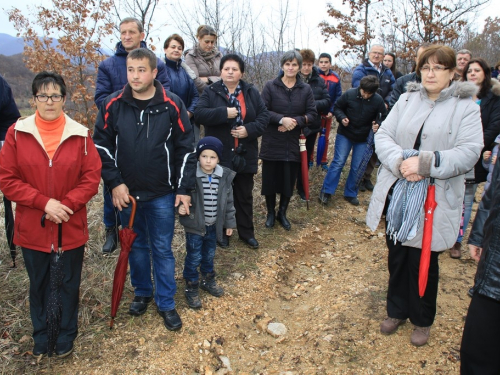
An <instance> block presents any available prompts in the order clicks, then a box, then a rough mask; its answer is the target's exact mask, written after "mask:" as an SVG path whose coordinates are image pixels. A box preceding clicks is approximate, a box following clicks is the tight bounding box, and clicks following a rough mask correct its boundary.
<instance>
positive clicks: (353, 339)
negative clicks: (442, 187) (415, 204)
mask: <svg viewBox="0 0 500 375" xmlns="http://www.w3.org/2000/svg"><path fill="white" fill-rule="evenodd" d="M316 196H317V195H316V192H313V193H312V199H313V201H312V202H311V209H310V210H309V211H306V210H305V205H304V204H303V203H302V202H298V200H297V203H296V206H294V207H297V208H294V210H293V211H291V213H290V215H289V218H290V219H291V222H292V225H293V227H292V231H291V232H285V231H284V230H283V229H282V228H280V227H279V225H277V227H275V228H274V229H271V230H269V229H265V228H264V225H263V223H264V221H265V212H264V210H263V209H262V207H261V208H258V209H257V210H256V227H257V228H258V229H257V239H258V240H259V242H260V244H261V247H260V249H259V250H258V251H257V252H256V253H255V257H256V258H255V264H254V265H253V266H249V267H246V268H243V269H239V268H235V267H233V266H230V265H227V266H225V264H229V263H233V262H238V255H237V254H238V252H231V253H229V252H228V251H229V250H222V249H218V250H217V252H218V253H217V255H216V256H217V258H218V259H220V260H221V261H219V263H218V266H217V267H218V269H219V273H220V274H221V275H222V276H221V278H220V279H219V280H220V283H221V285H222V286H223V287H224V288H225V291H226V294H225V295H224V296H223V297H221V298H214V297H212V296H209V295H207V294H206V293H204V292H202V302H203V309H201V310H198V311H195V310H191V309H189V308H188V307H187V305H186V304H185V301H184V296H183V291H182V283H181V280H180V279H179V280H178V292H177V295H176V302H177V308H178V311H179V313H180V315H181V318H182V320H183V328H182V330H180V331H179V332H176V333H172V332H169V331H167V330H166V329H165V328H164V326H163V322H162V320H161V318H160V316H159V315H158V314H157V313H156V307H155V306H154V304H152V305H151V306H149V309H148V312H147V313H146V314H145V315H144V316H142V317H139V318H132V317H130V316H129V315H127V308H128V304H129V302H130V300H131V298H132V293H131V290H130V288H129V289H128V290H127V291H126V293H125V295H124V298H123V299H122V304H121V307H120V311H119V314H118V317H117V320H116V323H115V328H114V329H113V330H109V328H108V326H107V324H108V318H107V315H106V314H107V313H108V312H107V311H104V310H105V309H104V308H102V307H99V308H95V309H94V310H95V311H94V315H95V314H97V315H98V316H99V319H98V320H97V321H94V322H93V323H92V324H89V325H88V326H85V325H83V326H82V325H80V334H79V337H78V338H77V340H76V341H75V351H74V353H73V354H72V355H71V356H70V357H69V358H67V359H65V360H61V359H51V360H50V362H49V359H48V358H44V359H42V360H41V361H39V362H37V361H36V360H35V359H33V357H32V356H31V355H30V353H29V350H31V347H32V343H31V342H30V340H31V338H29V337H28V338H27V337H26V335H24V336H23V338H19V337H16V333H11V334H10V336H9V334H8V333H9V332H10V331H9V330H7V329H5V325H4V326H3V328H2V332H3V336H2V338H1V339H0V340H1V341H0V351H3V353H2V358H3V359H2V360H7V361H10V365H9V366H7V365H4V367H3V371H0V372H2V373H51V374H52V373H54V374H134V373H137V374H139V373H140V374H206V375H208V374H227V373H233V374H436V373H440V374H458V373H459V367H460V362H459V348H460V340H461V335H462V328H463V323H464V317H465V315H466V312H467V307H468V304H469V301H470V299H469V297H468V296H467V290H468V288H469V287H470V286H471V285H472V280H473V276H474V272H475V267H476V265H475V262H474V261H473V260H471V259H470V258H469V256H468V254H467V252H466V250H465V247H464V249H463V257H462V259H461V260H453V259H451V258H450V257H449V254H448V252H446V253H443V254H442V255H441V257H440V261H439V263H440V286H439V295H438V309H437V316H436V320H435V324H434V326H433V328H432V331H431V336H430V339H429V343H428V345H425V346H424V347H421V348H415V347H414V346H412V345H411V344H410V334H411V331H412V326H411V324H410V323H409V322H408V323H406V324H405V325H403V326H402V327H401V328H400V329H399V330H398V331H397V333H395V334H394V335H391V336H384V335H382V334H380V332H379V324H380V322H381V320H383V319H384V318H385V295H386V290H387V280H388V272H387V265H386V259H387V250H386V247H385V238H384V234H383V232H384V231H383V228H382V226H380V227H379V230H378V231H376V232H374V233H372V232H371V231H369V230H367V229H366V225H365V214H366V210H367V207H368V201H369V196H370V193H369V192H367V193H360V201H361V205H360V206H359V207H353V206H351V205H350V204H349V203H347V202H345V201H344V200H343V199H342V197H341V194H340V196H339V195H337V196H336V197H334V198H333V200H332V202H330V205H329V206H328V207H327V208H323V207H322V206H320V205H319V204H318V203H317V202H316V201H315V200H316ZM294 199H296V198H294ZM464 243H465V242H464ZM232 246H233V247H236V248H238V249H240V250H238V251H240V254H242V253H241V252H243V251H245V252H250V251H254V250H249V249H247V248H245V247H244V246H243V245H242V244H241V243H240V242H239V241H234V244H232ZM228 254H231V257H229V258H228V257H227V255H228ZM224 259H225V260H224ZM5 263H6V262H4V263H3V264H1V265H0V267H1V269H0V271H1V272H2V275H3V277H4V278H5V277H7V276H6V273H7V272H8V271H7V270H6V268H7V266H6V264H5ZM224 268H227V269H228V270H229V272H221V271H224ZM26 294H27V293H26ZM85 295H86V291H85V290H83V291H82V304H85V305H86V306H87V308H88V305H91V301H90V300H87V299H86V297H85ZM0 298H1V299H2V302H1V303H2V304H4V303H9V302H8V301H6V300H5V299H4V298H2V297H0ZM26 305H27V303H26V301H25V302H24V306H26ZM21 306H22V304H21ZM101 308H102V309H103V311H102V312H101V313H98V311H97V310H99V309H101ZM107 308H109V306H108V307H107ZM25 309H26V307H25ZM24 313H25V314H26V312H24ZM268 322H275V323H282V324H283V325H284V327H285V328H286V333H285V334H283V335H281V336H278V337H274V336H273V335H271V334H270V333H268V332H266V327H267V323H268ZM4 324H5V323H4ZM28 329H30V327H28ZM6 332H7V336H6ZM19 335H20V334H17V336H19ZM28 336H29V331H28ZM9 340H10V341H9ZM22 340H24V342H23V341H22ZM8 341H9V342H8ZM0 370H2V366H1V365H0Z"/></svg>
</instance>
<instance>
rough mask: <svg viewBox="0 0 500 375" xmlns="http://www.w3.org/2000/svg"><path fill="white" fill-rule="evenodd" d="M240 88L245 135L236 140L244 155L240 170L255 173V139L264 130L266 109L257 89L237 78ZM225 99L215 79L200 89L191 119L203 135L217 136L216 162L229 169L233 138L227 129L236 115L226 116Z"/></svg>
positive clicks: (257, 149)
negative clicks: (219, 145) (219, 144)
mask: <svg viewBox="0 0 500 375" xmlns="http://www.w3.org/2000/svg"><path fill="white" fill-rule="evenodd" d="M240 86H241V91H242V93H243V98H244V99H245V107H246V115H245V118H244V119H243V126H244V127H245V129H246V131H247V133H248V137H246V138H240V139H238V144H242V145H243V147H244V148H245V150H246V151H247V152H246V154H245V155H244V158H245V160H246V166H245V169H243V171H241V172H240V173H254V174H255V173H257V168H258V161H259V160H258V153H259V143H258V138H259V137H260V136H262V134H263V133H264V131H265V129H266V127H267V123H268V122H269V111H268V110H267V108H266V106H265V104H264V102H263V101H262V98H261V97H260V94H259V92H258V91H257V89H256V88H255V87H254V86H253V85H252V84H249V83H246V82H244V81H242V80H240ZM228 106H229V102H228V98H227V96H226V93H225V91H224V88H223V87H222V81H218V82H215V83H214V84H212V85H210V86H208V87H206V88H205V90H204V91H203V94H202V95H201V98H200V101H199V102H198V106H197V107H196V110H195V119H196V122H197V123H199V124H203V126H204V127H205V135H207V136H212V137H215V138H218V139H219V140H220V141H221V142H222V144H223V145H224V148H223V151H222V157H221V160H220V164H221V165H223V166H225V167H227V168H232V163H231V160H232V158H233V155H234V146H235V143H234V141H235V138H234V137H233V136H232V135H231V129H232V128H233V126H235V125H236V118H234V119H228V118H227V108H228Z"/></svg>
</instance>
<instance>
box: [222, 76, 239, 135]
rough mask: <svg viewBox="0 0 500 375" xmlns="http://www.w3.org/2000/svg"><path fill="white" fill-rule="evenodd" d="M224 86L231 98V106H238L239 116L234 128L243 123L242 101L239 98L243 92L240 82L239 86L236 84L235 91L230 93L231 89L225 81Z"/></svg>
mask: <svg viewBox="0 0 500 375" xmlns="http://www.w3.org/2000/svg"><path fill="white" fill-rule="evenodd" d="M222 87H223V88H224V91H225V92H226V96H227V98H228V100H229V106H230V107H234V108H236V110H237V111H238V116H236V125H235V126H234V127H233V128H235V127H237V126H241V125H243V118H242V117H241V106H240V102H239V100H238V95H240V93H241V86H240V84H239V83H238V86H236V89H235V90H234V92H233V93H232V94H230V93H229V90H228V88H227V86H226V85H225V84H224V82H222Z"/></svg>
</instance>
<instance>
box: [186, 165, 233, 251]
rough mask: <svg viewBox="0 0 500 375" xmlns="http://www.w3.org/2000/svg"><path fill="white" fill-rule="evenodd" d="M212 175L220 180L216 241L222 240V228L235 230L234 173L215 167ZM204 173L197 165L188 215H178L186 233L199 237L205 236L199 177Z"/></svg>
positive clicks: (202, 196)
mask: <svg viewBox="0 0 500 375" xmlns="http://www.w3.org/2000/svg"><path fill="white" fill-rule="evenodd" d="M213 174H215V175H216V176H218V177H219V178H220V180H219V188H218V190H217V221H216V223H215V228H216V233H217V241H222V240H223V238H222V237H223V234H224V228H236V218H235V216H234V215H235V212H236V210H235V208H234V201H233V187H232V182H233V179H234V176H236V172H234V171H232V170H230V169H229V168H226V167H222V166H220V165H217V167H216V168H215V170H214V172H213ZM203 175H204V173H203V172H202V171H201V169H200V167H199V164H198V167H197V169H196V189H195V190H193V191H192V192H191V207H189V215H179V222H180V223H181V225H182V226H184V229H185V231H186V232H188V233H194V234H197V235H199V236H204V235H205V210H204V205H203V198H204V193H203V182H202V181H201V177H202V176H203Z"/></svg>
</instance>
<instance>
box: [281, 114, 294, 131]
mask: <svg viewBox="0 0 500 375" xmlns="http://www.w3.org/2000/svg"><path fill="white" fill-rule="evenodd" d="M282 126H284V127H285V129H286V130H293V129H294V128H295V127H296V126H297V120H295V119H294V118H291V117H283V121H282Z"/></svg>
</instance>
